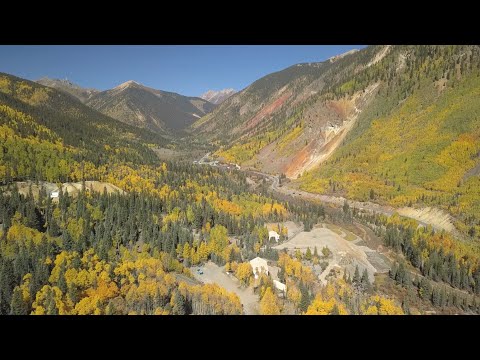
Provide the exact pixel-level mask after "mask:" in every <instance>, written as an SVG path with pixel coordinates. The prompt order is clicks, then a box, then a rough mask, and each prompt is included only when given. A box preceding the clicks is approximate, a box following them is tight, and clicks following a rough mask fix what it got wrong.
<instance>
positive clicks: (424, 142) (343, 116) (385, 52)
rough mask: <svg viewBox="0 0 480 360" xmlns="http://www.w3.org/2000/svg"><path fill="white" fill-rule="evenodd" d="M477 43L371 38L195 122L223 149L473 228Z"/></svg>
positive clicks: (310, 183)
mask: <svg viewBox="0 0 480 360" xmlns="http://www.w3.org/2000/svg"><path fill="white" fill-rule="evenodd" d="M479 70H480V47H479V46H460V45H452V46H426V45H422V46H420V45H419V46H400V45H396V46H391V45H384V46H369V47H367V48H364V49H362V50H360V51H351V52H349V53H347V54H343V55H341V56H336V57H334V58H331V59H328V60H327V61H324V62H319V63H306V64H297V65H294V66H291V67H289V68H287V69H285V70H282V71H279V72H276V73H273V74H270V75H267V76H266V77H264V78H261V79H259V80H257V81H255V82H254V83H253V84H251V85H250V86H248V87H247V88H245V89H244V90H242V91H240V92H238V93H236V94H235V95H233V96H231V97H230V98H228V99H227V100H226V101H225V102H223V103H222V104H221V105H219V106H218V107H217V108H216V109H215V110H214V111H213V112H211V113H209V114H207V115H206V116H204V117H203V118H202V119H199V120H198V121H196V122H195V123H194V124H193V125H192V128H191V130H190V131H191V133H192V134H194V136H196V137H197V138H202V139H203V141H208V142H210V143H212V144H215V146H216V148H217V151H216V152H215V153H214V155H215V156H217V157H218V158H219V159H220V160H222V159H223V160H224V161H228V162H236V163H238V164H241V165H242V166H243V167H247V168H248V167H250V168H254V169H256V170H261V171H263V172H267V173H271V174H285V175H286V177H287V178H290V179H291V180H292V183H291V185H290V186H293V187H298V188H300V189H303V190H306V191H309V192H313V193H323V194H331V195H336V196H343V197H346V198H350V199H355V200H359V201H367V200H374V201H376V202H378V203H382V204H389V205H393V206H396V207H401V206H408V205H410V206H412V205H413V206H421V207H425V206H438V207H441V208H443V209H445V210H447V211H448V212H449V213H450V214H452V215H453V216H454V218H455V219H456V220H455V221H457V227H458V228H461V229H462V230H463V231H464V233H466V232H467V231H469V232H470V233H472V234H474V233H478V231H480V221H479V220H480V218H479V217H478V215H477V214H478V211H479V210H480V193H479V192H478V189H479V185H478V180H479V174H480V170H479V169H480V130H479V129H480V117H479V114H480V103H479V102H478V101H477V99H478V95H479V94H480V77H479V76H480V71H479Z"/></svg>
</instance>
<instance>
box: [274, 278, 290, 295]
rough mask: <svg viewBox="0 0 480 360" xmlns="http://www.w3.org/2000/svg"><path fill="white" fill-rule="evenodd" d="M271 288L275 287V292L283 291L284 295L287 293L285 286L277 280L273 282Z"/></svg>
mask: <svg viewBox="0 0 480 360" xmlns="http://www.w3.org/2000/svg"><path fill="white" fill-rule="evenodd" d="M273 286H275V288H276V289H277V290H280V291H283V292H285V293H286V292H287V285H285V284H283V283H281V282H280V281H278V280H273Z"/></svg>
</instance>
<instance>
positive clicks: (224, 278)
mask: <svg viewBox="0 0 480 360" xmlns="http://www.w3.org/2000/svg"><path fill="white" fill-rule="evenodd" d="M198 268H199V267H198V266H194V267H192V268H191V271H192V274H193V275H194V277H195V279H197V280H199V281H201V282H202V283H205V284H210V283H215V284H217V285H219V286H221V287H223V288H224V289H226V290H228V291H231V292H234V293H235V294H237V295H238V297H239V298H240V302H241V303H242V305H243V312H244V313H245V315H255V314H258V296H257V295H255V294H254V293H253V289H252V287H248V288H244V287H241V286H240V282H239V281H238V279H237V278H235V277H234V276H233V275H227V274H226V273H225V268H224V267H223V266H222V267H219V266H218V265H216V264H214V263H213V262H210V261H209V262H208V263H206V264H205V265H204V266H201V267H200V269H201V270H202V271H203V274H199V273H198V272H197V269H198Z"/></svg>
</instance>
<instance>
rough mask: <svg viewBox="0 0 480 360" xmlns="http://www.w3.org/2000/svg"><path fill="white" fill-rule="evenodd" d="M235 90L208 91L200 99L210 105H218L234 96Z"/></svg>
mask: <svg viewBox="0 0 480 360" xmlns="http://www.w3.org/2000/svg"><path fill="white" fill-rule="evenodd" d="M235 92H236V91H235V90H233V89H223V90H219V91H215V90H208V91H207V92H206V93H204V94H202V95H201V96H200V97H201V98H202V99H204V100H207V101H209V102H211V103H212V104H215V105H219V104H221V103H222V102H224V101H225V100H227V99H228V98H229V97H230V96H232V95H233V94H235Z"/></svg>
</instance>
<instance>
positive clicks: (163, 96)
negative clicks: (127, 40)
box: [86, 80, 215, 133]
mask: <svg viewBox="0 0 480 360" xmlns="http://www.w3.org/2000/svg"><path fill="white" fill-rule="evenodd" d="M86 104H87V105H88V106H91V107H92V108H94V109H96V110H98V111H100V112H102V113H104V114H106V115H109V116H111V117H113V118H115V119H117V120H120V121H123V122H124V123H127V124H130V125H135V126H138V127H141V128H147V129H150V130H152V131H155V132H159V133H166V132H167V133H168V132H170V131H172V130H173V131H176V130H182V129H184V128H185V127H188V126H190V125H191V124H192V123H193V122H194V121H195V120H197V119H199V118H201V117H202V116H204V115H205V114H207V113H209V112H210V111H212V110H213V108H214V107H215V105H213V104H211V103H210V102H208V101H206V100H204V99H201V98H198V97H187V96H183V95H179V94H176V93H173V92H167V91H161V90H156V89H152V88H149V87H147V86H143V85H141V84H139V83H137V82H135V81H133V80H130V81H127V82H125V83H123V84H121V85H119V86H117V87H115V88H113V89H111V90H106V91H102V92H99V93H97V94H95V95H94V96H92V97H91V98H89V99H88V101H87V102H86Z"/></svg>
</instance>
